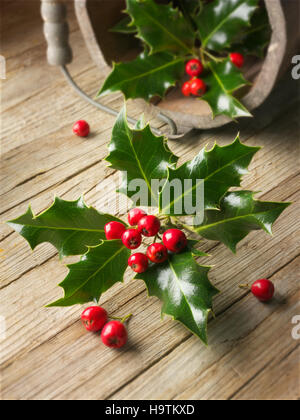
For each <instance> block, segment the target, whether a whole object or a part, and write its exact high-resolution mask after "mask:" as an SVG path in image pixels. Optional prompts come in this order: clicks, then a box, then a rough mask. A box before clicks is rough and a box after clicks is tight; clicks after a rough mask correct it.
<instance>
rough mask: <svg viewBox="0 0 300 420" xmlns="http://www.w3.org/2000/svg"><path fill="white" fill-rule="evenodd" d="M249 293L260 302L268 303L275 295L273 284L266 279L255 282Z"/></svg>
mask: <svg viewBox="0 0 300 420" xmlns="http://www.w3.org/2000/svg"><path fill="white" fill-rule="evenodd" d="M251 292H252V293H253V295H254V296H255V297H257V299H259V300H260V301H261V302H268V301H269V300H271V299H272V297H273V296H274V293H275V287H274V284H273V283H272V282H271V281H270V280H268V279H261V280H257V281H256V282H255V283H253V285H252V287H251Z"/></svg>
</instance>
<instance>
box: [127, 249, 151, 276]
mask: <svg viewBox="0 0 300 420" xmlns="http://www.w3.org/2000/svg"><path fill="white" fill-rule="evenodd" d="M128 265H129V267H131V268H132V270H133V271H135V272H136V273H144V272H145V271H147V268H148V265H149V263H148V258H147V257H146V255H145V254H142V253H140V252H137V253H136V254H132V255H131V257H129V260H128Z"/></svg>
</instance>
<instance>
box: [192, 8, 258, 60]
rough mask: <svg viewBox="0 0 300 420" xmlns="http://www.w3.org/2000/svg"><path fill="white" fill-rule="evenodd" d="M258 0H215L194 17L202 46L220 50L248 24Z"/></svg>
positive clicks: (227, 45) (228, 44)
mask: <svg viewBox="0 0 300 420" xmlns="http://www.w3.org/2000/svg"><path fill="white" fill-rule="evenodd" d="M257 5H258V0H226V1H224V0H215V1H213V2H211V3H209V4H207V5H205V7H204V9H203V11H202V13H201V14H200V15H199V17H198V18H197V19H196V21H197V25H198V30H199V34H200V39H201V42H202V47H203V48H208V49H210V50H213V51H217V52H219V51H220V52H222V51H223V50H224V49H225V48H227V47H229V46H230V44H231V43H232V41H233V40H234V39H235V37H236V34H237V33H238V32H239V31H240V30H241V29H242V28H243V27H245V26H250V20H251V16H252V14H253V13H254V11H255V9H256V7H257Z"/></svg>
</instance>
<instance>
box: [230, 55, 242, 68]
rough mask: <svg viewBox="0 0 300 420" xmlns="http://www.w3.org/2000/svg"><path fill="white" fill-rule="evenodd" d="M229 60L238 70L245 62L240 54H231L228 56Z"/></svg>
mask: <svg viewBox="0 0 300 420" xmlns="http://www.w3.org/2000/svg"><path fill="white" fill-rule="evenodd" d="M230 60H231V62H232V64H234V65H235V66H236V67H238V68H239V69H240V68H241V67H243V65H244V62H245V58H244V56H243V55H242V54H240V53H231V54H230Z"/></svg>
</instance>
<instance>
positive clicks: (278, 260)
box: [0, 0, 300, 400]
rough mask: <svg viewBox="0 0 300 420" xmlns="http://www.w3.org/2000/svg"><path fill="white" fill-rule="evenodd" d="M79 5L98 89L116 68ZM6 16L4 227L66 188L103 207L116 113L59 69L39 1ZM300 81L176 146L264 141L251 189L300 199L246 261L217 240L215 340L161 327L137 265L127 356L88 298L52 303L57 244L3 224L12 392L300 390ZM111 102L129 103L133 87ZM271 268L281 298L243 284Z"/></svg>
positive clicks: (185, 154) (8, 386)
mask: <svg viewBox="0 0 300 420" xmlns="http://www.w3.org/2000/svg"><path fill="white" fill-rule="evenodd" d="M25 3H26V6H25ZM69 9H70V10H69V12H70V13H71V15H70V16H71V18H70V26H71V44H72V46H73V49H74V57H75V59H74V62H73V63H72V65H71V66H70V71H71V73H72V75H73V76H74V77H75V79H76V81H77V82H78V83H79V85H80V86H81V87H83V89H84V90H85V91H87V92H88V93H89V94H91V95H94V94H95V93H96V91H97V89H98V88H99V86H100V84H101V80H102V78H103V77H104V75H103V74H101V72H99V69H97V68H96V67H95V66H94V64H93V63H92V61H91V60H90V58H89V54H88V51H87V49H86V48H85V47H84V42H83V39H82V37H81V35H80V32H79V30H78V26H77V23H76V21H75V18H74V13H73V11H72V7H71V6H70V7H69ZM1 16H2V17H4V19H2V22H1V31H2V33H1V37H2V43H1V51H0V53H1V54H2V55H4V56H5V57H6V59H7V79H6V80H5V81H2V82H1V91H2V93H1V97H2V105H1V118H2V135H1V140H2V144H1V153H2V162H1V163H2V169H1V192H0V193H1V211H0V213H1V216H0V220H1V222H5V221H6V220H9V219H11V218H14V217H17V216H19V215H20V214H21V213H22V212H24V211H25V210H26V208H27V206H28V204H29V203H31V204H32V207H33V210H34V211H35V212H36V213H38V212H40V211H42V210H44V209H46V208H47V207H48V206H49V205H50V204H51V201H52V199H53V196H54V194H57V195H59V196H61V197H63V198H64V199H70V200H73V199H76V198H78V197H79V196H80V195H81V194H82V193H83V192H86V201H87V202H88V203H89V204H91V205H96V203H97V202H99V201H100V200H101V199H102V198H103V196H102V193H101V191H99V189H98V190H97V185H98V183H99V182H100V181H102V180H103V179H106V180H108V181H111V189H112V190H113V182H116V181H117V180H118V175H117V174H115V173H114V172H112V171H111V170H110V169H108V168H107V167H106V165H105V163H104V162H103V161H102V159H103V158H104V157H105V155H106V154H107V149H106V145H107V142H108V141H109V139H110V134H111V129H112V126H113V124H114V118H113V117H110V116H107V115H104V114H102V113H101V112H100V111H98V110H96V109H94V108H93V107H91V106H90V105H88V104H86V103H85V102H83V101H82V100H81V99H79V98H78V97H77V95H76V93H74V92H73V91H72V89H71V88H70V87H69V86H68V85H67V84H66V82H65V80H64V78H63V76H62V75H61V73H60V72H59V70H58V69H56V68H49V66H48V65H47V63H46V61H45V52H46V45H45V42H44V39H43V37H42V22H41V19H40V16H39V3H38V2H37V1H31V0H30V1H29V0H27V1H26V2H24V1H22V0H21V1H16V0H5V1H4V0H1ZM297 83H299V82H296V81H293V80H291V77H290V76H289V75H288V76H287V77H286V78H285V79H284V80H283V81H282V82H281V83H280V85H279V86H278V87H277V89H276V90H275V91H274V93H273V94H272V96H271V97H270V99H269V100H268V101H267V103H265V104H264V106H263V107H262V108H261V109H260V110H259V111H258V112H256V114H255V119H253V120H245V121H243V122H242V123H240V124H238V125H237V124H230V125H229V126H226V128H223V129H217V130H214V131H207V132H193V133H192V134H191V135H189V136H188V137H187V138H185V139H184V140H179V141H176V142H171V143H170V147H171V149H172V150H173V151H174V152H176V154H178V155H180V156H182V161H184V160H187V159H188V158H191V157H192V156H193V155H195V154H196V153H197V152H198V151H199V150H200V148H202V147H203V146H204V145H205V144H212V143H213V141H215V140H217V141H218V142H219V143H220V144H228V143H229V142H230V141H232V140H233V138H234V137H235V135H236V133H237V131H240V132H241V138H242V140H243V141H245V142H246V144H248V145H261V146H263V147H264V148H263V150H262V151H261V152H260V153H259V154H258V155H257V156H256V157H255V159H254V161H253V164H252V165H251V173H250V174H249V175H247V176H246V178H245V181H244V182H243V187H245V188H251V189H254V190H257V191H261V192H259V193H258V197H260V198H263V199H267V200H274V201H279V200H282V201H293V202H294V204H293V205H292V206H291V207H289V208H288V210H287V211H285V212H284V214H283V215H282V216H281V217H280V219H279V221H278V222H277V223H276V225H275V228H274V237H267V236H266V234H265V233H263V232H258V233H257V232H256V233H252V234H251V235H250V236H249V237H247V238H246V239H245V240H244V241H243V242H242V243H241V245H240V246H239V249H238V255H237V256H233V255H232V254H231V253H230V252H229V250H227V249H226V248H225V247H224V246H221V245H220V244H217V243H212V242H206V241H205V242H204V243H203V246H202V248H203V249H204V250H210V252H211V254H212V255H213V257H212V258H211V259H209V260H207V261H205V262H206V263H207V262H208V263H209V264H216V265H215V266H214V268H213V269H212V271H211V280H212V282H213V283H214V284H215V285H216V287H218V288H219V289H221V290H222V294H220V295H219V296H218V297H217V298H216V299H215V312H216V315H217V319H215V320H211V321H210V323H209V343H210V345H209V347H208V348H206V347H204V346H203V345H202V344H201V343H200V342H199V340H198V339H197V338H195V337H194V336H191V334H190V333H189V332H188V331H187V330H185V329H184V328H183V327H182V326H181V325H179V324H177V323H175V322H173V321H171V320H169V319H165V320H164V321H163V322H161V320H160V303H159V302H158V300H157V299H155V298H150V299H148V298H147V293H146V290H145V287H144V285H143V283H142V282H132V281H130V279H131V277H132V276H130V273H129V275H128V277H127V280H126V284H125V285H117V286H115V287H114V288H113V289H111V290H110V291H108V292H107V293H106V294H105V295H104V296H103V298H102V304H103V306H104V307H105V308H106V309H107V310H108V311H109V312H110V313H111V314H114V315H120V314H121V315H123V314H127V313H128V312H133V313H134V317H133V319H132V320H131V321H130V323H129V333H130V342H129V344H128V345H127V346H126V348H124V349H123V350H121V351H111V350H110V349H107V348H105V347H103V346H102V345H101V343H100V340H99V337H97V336H93V335H90V334H87V333H86V332H85V330H84V329H83V327H82V325H81V323H80V320H79V316H80V313H81V308H80V307H79V306H75V307H71V308H64V309H56V308H51V309H46V308H44V305H46V304H47V303H49V302H51V301H53V300H55V299H57V298H59V297H61V296H62V289H60V288H58V287H57V283H58V282H60V281H62V280H63V278H64V277H65V275H66V273H67V269H66V267H65V266H64V265H62V264H61V263H60V262H59V260H58V256H57V253H56V251H55V249H54V248H53V247H52V246H50V245H48V244H44V245H41V246H39V247H38V248H37V249H36V251H35V252H34V253H32V252H31V251H30V248H29V246H28V245H27V243H26V242H25V241H24V240H23V239H22V238H20V237H19V236H18V235H17V234H16V233H14V232H12V230H11V229H10V228H9V227H8V226H7V225H5V224H2V223H1V225H0V235H1V236H0V239H1V244H0V248H1V249H0V262H1V282H0V295H1V297H0V302H1V303H0V315H1V316H4V317H5V319H6V325H7V331H6V338H5V339H4V340H2V341H1V343H0V345H1V394H2V398H3V399H27V400H28V399H112V400H113V399H131V398H133V399H300V391H299V373H300V372H299V356H300V355H299V341H296V340H294V339H293V338H292V335H291V331H292V327H293V326H292V318H293V317H294V316H295V315H299V314H300V307H299V268H300V255H299V250H300V247H299V237H300V223H299V210H300V191H299V185H300V184H299V181H300V173H299V129H300V128H299V102H298V101H299V96H297V94H298V93H299V91H297ZM104 101H105V103H107V104H110V105H111V106H114V107H116V108H120V106H121V104H122V99H121V97H120V95H114V96H110V97H107V98H105V100H104ZM129 113H130V114H131V115H133V116H138V115H139V109H137V108H136V106H133V105H132V104H131V105H129ZM80 118H85V119H87V120H88V121H89V122H90V123H91V126H92V130H93V134H92V136H91V137H90V138H89V139H88V140H83V139H79V138H77V137H74V136H73V135H72V131H71V127H72V123H73V122H74V121H75V120H77V119H80ZM153 125H155V126H159V123H157V122H155V121H153ZM108 194H109V192H108ZM260 277H269V278H270V279H271V280H273V281H274V283H275V285H276V288H277V294H276V297H275V299H274V300H273V302H272V303H271V304H269V305H263V304H260V303H259V302H258V301H256V299H254V298H253V297H252V296H251V295H250V294H249V293H248V292H247V291H245V290H241V289H239V288H238V284H239V283H245V282H249V283H251V282H253V281H254V280H256V279H257V278H260Z"/></svg>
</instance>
